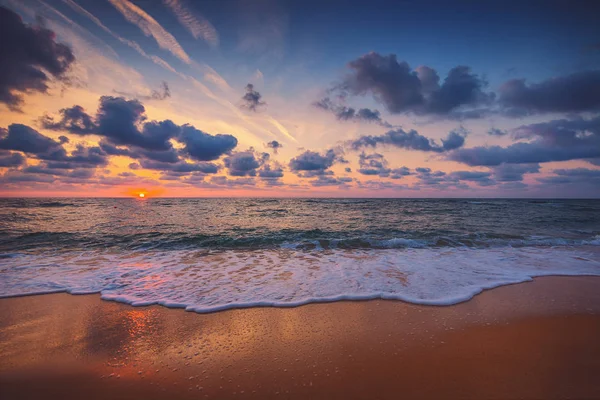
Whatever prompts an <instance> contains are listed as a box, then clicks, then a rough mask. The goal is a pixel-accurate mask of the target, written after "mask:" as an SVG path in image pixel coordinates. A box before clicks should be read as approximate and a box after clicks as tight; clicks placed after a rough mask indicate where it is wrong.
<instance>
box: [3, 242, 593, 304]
mask: <svg viewBox="0 0 600 400" xmlns="http://www.w3.org/2000/svg"><path fill="white" fill-rule="evenodd" d="M543 275H600V251H599V250H598V248H597V247H595V246H578V247H553V248H549V247H544V248H538V247H526V248H511V247H504V248H489V249H469V248H423V249H417V248H408V249H401V250H399V249H383V250H351V251H350V250H337V249H336V250H322V251H298V250H293V249H278V250H260V251H258V250H257V251H239V250H238V251H235V250H230V251H221V252H213V253H207V252H206V251H205V250H203V251H192V250H185V251H184V250H177V251H163V252H159V251H145V252H121V253H115V252H109V251H105V252H102V251H89V252H71V253H60V254H54V255H49V254H44V255H31V254H24V255H21V256H19V257H11V258H5V259H1V260H0V276H2V279H0V297H11V296H22V295H30V294H42V293H55V292H68V293H72V294H88V293H100V294H101V297H102V298H103V299H105V300H113V301H118V302H122V303H127V304H131V305H133V306H146V305H151V304H160V305H163V306H166V307H177V308H185V309H186V310H189V311H195V312H201V313H203V312H213V311H219V310H224V309H229V308H245V307H258V306H277V307H293V306H299V305H303V304H307V303H311V302H328V301H339V300H365V299H376V298H379V299H396V300H403V301H407V302H411V303H416V304H428V305H450V304H455V303H459V302H462V301H466V300H469V299H470V298H472V297H473V296H475V295H476V294H478V293H480V292H481V291H482V290H485V289H490V288H494V287H497V286H501V285H506V284H511V283H517V282H524V281H528V280H531V279H532V277H534V276H543Z"/></svg>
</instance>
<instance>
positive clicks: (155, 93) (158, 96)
mask: <svg viewBox="0 0 600 400" xmlns="http://www.w3.org/2000/svg"><path fill="white" fill-rule="evenodd" d="M114 92H115V93H117V94H118V95H120V96H125V97H133V98H136V99H138V100H166V99H168V98H169V97H171V89H169V84H168V83H167V82H165V81H162V83H161V84H160V89H159V90H152V92H151V93H150V94H149V95H144V94H138V93H128V92H122V91H118V90H115V91H114Z"/></svg>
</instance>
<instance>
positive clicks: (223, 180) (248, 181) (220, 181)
mask: <svg viewBox="0 0 600 400" xmlns="http://www.w3.org/2000/svg"><path fill="white" fill-rule="evenodd" d="M210 183H212V184H213V185H218V186H229V187H235V186H255V185H256V181H255V180H254V178H238V179H229V178H227V177H226V176H213V177H212V178H210Z"/></svg>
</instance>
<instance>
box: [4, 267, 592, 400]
mask: <svg viewBox="0 0 600 400" xmlns="http://www.w3.org/2000/svg"><path fill="white" fill-rule="evenodd" d="M181 311H183V310H181V309H179V310H175V309H170V308H165V307H162V306H157V305H154V306H144V307H142V306H140V307H132V306H129V305H126V304H122V303H117V302H113V301H103V300H101V299H100V296H99V295H97V294H95V295H70V294H64V293H61V294H47V295H31V296H26V297H12V298H4V299H0V353H2V354H3V362H2V363H0V364H1V365H0V387H1V388H3V389H0V391H4V392H5V393H6V394H7V396H6V398H10V399H12V398H36V397H37V398H39V397H45V398H63V399H64V398H80V397H84V396H85V397H87V398H98V399H100V398H109V397H110V398H123V399H124V398H137V397H144V398H147V399H155V398H156V399H158V398H299V399H300V398H397V397H398V396H405V397H406V398H436V397H437V398H449V397H450V398H455V397H461V398H518V397H521V398H523V397H525V398H566V397H571V398H594V397H595V398H598V397H600V383H597V382H596V381H595V377H596V376H598V375H600V341H598V340H597V338H598V337H600V277H589V276H585V277H581V276H580V277H563V276H561V277H554V276H553V277H539V278H535V280H534V281H533V282H531V281H528V282H524V283H519V284H509V285H503V286H501V287H498V288H495V289H493V290H491V289H490V290H484V291H483V292H482V293H480V294H478V295H476V296H475V297H473V298H472V299H471V300H468V301H466V302H462V303H459V304H455V305H450V306H428V305H415V304H411V303H405V302H402V301H396V300H363V301H355V300H353V301H336V302H331V303H311V304H307V305H303V306H301V307H293V308H291V307H285V308H282V307H258V308H244V309H229V310H225V311H219V312H214V313H210V314H199V313H195V312H181ZM111 374H112V375H111Z"/></svg>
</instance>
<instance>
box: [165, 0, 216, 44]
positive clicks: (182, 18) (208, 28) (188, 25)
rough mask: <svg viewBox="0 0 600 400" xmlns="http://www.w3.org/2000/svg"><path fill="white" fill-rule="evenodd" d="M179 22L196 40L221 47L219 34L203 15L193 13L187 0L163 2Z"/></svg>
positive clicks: (167, 0)
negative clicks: (186, 3) (199, 39)
mask: <svg viewBox="0 0 600 400" xmlns="http://www.w3.org/2000/svg"><path fill="white" fill-rule="evenodd" d="M163 3H164V4H165V5H166V6H167V7H168V8H169V10H171V12H172V13H173V14H175V16H176V17H177V20H178V21H179V23H180V24H181V25H183V27H184V28H185V29H187V30H188V32H190V33H191V34H192V36H193V37H194V38H195V39H198V38H202V39H203V40H204V41H205V42H206V43H208V44H209V45H210V46H211V47H218V46H219V34H218V33H217V30H216V29H215V27H214V26H213V25H212V24H211V23H210V22H209V21H208V20H207V19H206V18H204V17H203V16H202V15H200V14H198V13H196V12H192V11H191V10H190V9H189V8H188V7H187V6H186V5H185V0H163Z"/></svg>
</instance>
